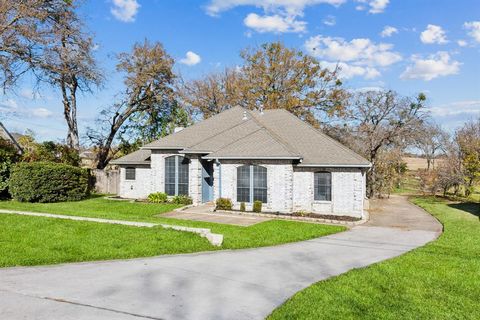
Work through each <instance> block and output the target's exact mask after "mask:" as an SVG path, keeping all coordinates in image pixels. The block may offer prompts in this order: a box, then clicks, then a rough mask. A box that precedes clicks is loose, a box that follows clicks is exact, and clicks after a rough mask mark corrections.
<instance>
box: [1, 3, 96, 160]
mask: <svg viewBox="0 0 480 320" xmlns="http://www.w3.org/2000/svg"><path fill="white" fill-rule="evenodd" d="M0 1H1V2H0V28H1V29H0V40H1V42H0V63H1V65H2V67H3V68H2V70H3V74H2V84H3V87H4V88H8V87H10V86H12V85H13V84H14V83H15V82H16V81H17V80H18V79H19V77H21V76H22V75H24V74H25V73H28V72H29V71H31V72H32V73H33V75H34V76H35V77H36V79H37V81H38V83H39V84H41V83H47V84H49V85H51V86H53V87H54V88H58V89H59V90H60V92H61V93H62V102H63V106H64V117H65V120H66V122H67V126H68V134H67V144H68V146H69V147H71V148H74V149H76V150H78V149H79V137H78V125H77V92H78V91H83V92H90V91H91V89H92V87H95V86H98V85H100V83H101V81H102V76H101V73H100V72H99V70H98V68H97V66H96V63H95V59H94V58H93V54H92V51H93V50H92V48H93V41H92V38H91V36H90V35H88V34H87V33H86V32H85V31H84V26H83V24H82V22H81V20H80V19H79V17H78V15H77V14H76V10H77V7H76V5H74V4H73V1H67V0H20V1H8V0H0Z"/></svg>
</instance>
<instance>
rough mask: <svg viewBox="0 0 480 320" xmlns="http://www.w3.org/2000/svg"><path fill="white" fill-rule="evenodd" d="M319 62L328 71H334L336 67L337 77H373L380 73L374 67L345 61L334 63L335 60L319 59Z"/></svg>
mask: <svg viewBox="0 0 480 320" xmlns="http://www.w3.org/2000/svg"><path fill="white" fill-rule="evenodd" d="M320 64H321V66H322V67H323V68H327V69H328V70H330V71H334V70H335V69H336V68H338V70H339V77H340V78H342V79H351V78H354V77H363V78H365V79H374V78H377V77H379V76H380V75H381V74H380V72H379V71H378V70H377V69H375V68H372V67H361V66H355V65H351V64H347V63H345V62H338V63H336V62H328V61H321V63H320Z"/></svg>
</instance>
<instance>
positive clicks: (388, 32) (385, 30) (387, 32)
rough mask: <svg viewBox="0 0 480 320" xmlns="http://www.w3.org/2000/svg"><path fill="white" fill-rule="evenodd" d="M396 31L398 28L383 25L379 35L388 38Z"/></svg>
mask: <svg viewBox="0 0 480 320" xmlns="http://www.w3.org/2000/svg"><path fill="white" fill-rule="evenodd" d="M395 33H398V29H397V28H395V27H392V26H385V27H384V28H383V30H382V32H381V33H380V36H381V37H382V38H388V37H391V36H392V35H393V34H395Z"/></svg>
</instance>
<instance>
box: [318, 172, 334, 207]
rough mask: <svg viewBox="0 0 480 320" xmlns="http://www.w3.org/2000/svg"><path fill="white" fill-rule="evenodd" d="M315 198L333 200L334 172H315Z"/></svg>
mask: <svg viewBox="0 0 480 320" xmlns="http://www.w3.org/2000/svg"><path fill="white" fill-rule="evenodd" d="M314 180H315V181H314V189H315V190H314V200H318V201H332V173H330V172H315V178H314Z"/></svg>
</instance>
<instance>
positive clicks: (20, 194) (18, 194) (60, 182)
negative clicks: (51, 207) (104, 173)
mask: <svg viewBox="0 0 480 320" xmlns="http://www.w3.org/2000/svg"><path fill="white" fill-rule="evenodd" d="M90 183H91V179H90V174H89V172H88V170H86V169H81V168H77V167H73V166H70V165H67V164H61V163H53V162H31V163H18V164H16V165H15V166H13V168H12V172H11V176H10V180H9V192H10V194H11V195H12V197H13V198H14V199H15V200H18V201H22V202H59V201H76V200H82V199H84V198H86V197H87V196H88V195H89V193H90V186H91V184H90Z"/></svg>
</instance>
